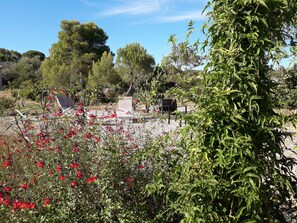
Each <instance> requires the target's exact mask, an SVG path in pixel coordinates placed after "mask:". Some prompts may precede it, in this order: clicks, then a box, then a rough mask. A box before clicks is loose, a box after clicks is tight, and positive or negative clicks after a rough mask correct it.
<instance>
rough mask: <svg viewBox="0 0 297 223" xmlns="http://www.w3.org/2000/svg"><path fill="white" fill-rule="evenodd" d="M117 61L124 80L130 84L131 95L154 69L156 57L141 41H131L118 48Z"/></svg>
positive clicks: (128, 92) (129, 91)
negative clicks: (149, 52)
mask: <svg viewBox="0 0 297 223" xmlns="http://www.w3.org/2000/svg"><path fill="white" fill-rule="evenodd" d="M116 63H117V68H118V70H119V73H120V74H121V75H122V78H123V80H124V81H126V82H127V83H128V84H129V85H130V87H129V89H128V91H127V93H126V95H129V94H130V93H131V92H132V91H133V90H134V87H137V86H139V85H140V84H141V83H142V82H143V81H145V78H146V75H147V74H148V73H150V72H152V71H153V68H154V65H155V59H154V57H153V56H152V55H150V54H148V53H147V51H146V49H145V48H144V47H143V46H141V45H140V44H139V43H131V44H127V45H126V46H125V47H123V48H120V49H118V52H117V59H116Z"/></svg>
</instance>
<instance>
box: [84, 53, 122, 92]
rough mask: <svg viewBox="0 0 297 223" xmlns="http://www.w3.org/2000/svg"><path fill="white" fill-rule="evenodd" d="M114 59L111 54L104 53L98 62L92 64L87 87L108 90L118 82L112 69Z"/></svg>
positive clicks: (116, 75) (118, 79) (116, 74)
mask: <svg viewBox="0 0 297 223" xmlns="http://www.w3.org/2000/svg"><path fill="white" fill-rule="evenodd" d="M113 60H114V57H113V55H112V53H111V52H104V53H103V54H102V57H101V59H100V60H98V61H97V62H95V63H94V64H93V67H92V70H91V72H90V75H89V79H88V85H89V86H90V87H92V88H95V87H98V86H99V87H100V88H101V89H103V88H109V87H111V86H116V85H117V84H119V82H120V77H119V75H118V73H117V72H116V70H115V68H114V63H113Z"/></svg>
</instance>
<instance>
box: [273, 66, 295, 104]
mask: <svg viewBox="0 0 297 223" xmlns="http://www.w3.org/2000/svg"><path fill="white" fill-rule="evenodd" d="M269 76H270V78H271V79H272V81H273V82H274V83H275V88H274V89H273V91H272V97H273V98H274V100H275V101H276V103H278V104H279V107H280V108H290V109H292V108H293V109H294V108H296V106H297V104H296V101H297V65H296V64H295V65H294V66H293V67H291V68H287V69H285V68H283V67H281V68H280V69H277V70H275V71H271V72H270V73H269Z"/></svg>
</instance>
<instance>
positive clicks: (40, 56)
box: [22, 50, 45, 61]
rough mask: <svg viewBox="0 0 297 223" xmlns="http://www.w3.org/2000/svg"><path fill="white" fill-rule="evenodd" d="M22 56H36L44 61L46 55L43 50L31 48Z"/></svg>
mask: <svg viewBox="0 0 297 223" xmlns="http://www.w3.org/2000/svg"><path fill="white" fill-rule="evenodd" d="M22 57H28V58H31V59H33V58H36V59H38V60H40V61H44V59H45V55H44V53H42V52H39V51H36V50H29V51H27V52H25V53H23V54H22Z"/></svg>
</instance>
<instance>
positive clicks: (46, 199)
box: [43, 197, 51, 207]
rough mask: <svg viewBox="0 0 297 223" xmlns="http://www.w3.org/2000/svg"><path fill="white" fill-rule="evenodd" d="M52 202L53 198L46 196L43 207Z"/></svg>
mask: <svg viewBox="0 0 297 223" xmlns="http://www.w3.org/2000/svg"><path fill="white" fill-rule="evenodd" d="M50 202H51V200H50V199H49V198H48V197H46V198H44V202H43V207H46V206H47V205H49V204H50Z"/></svg>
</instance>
